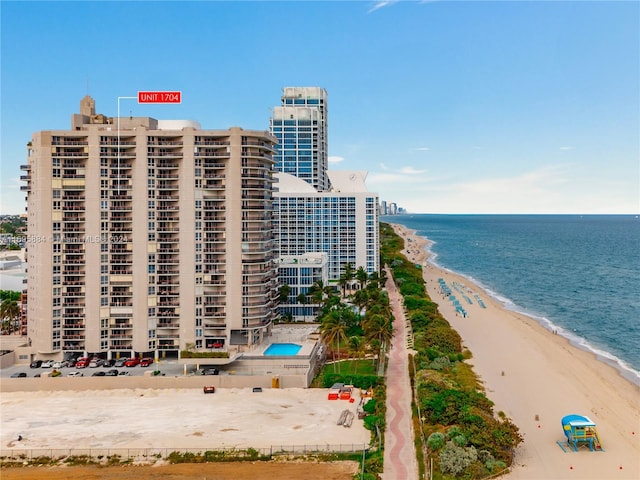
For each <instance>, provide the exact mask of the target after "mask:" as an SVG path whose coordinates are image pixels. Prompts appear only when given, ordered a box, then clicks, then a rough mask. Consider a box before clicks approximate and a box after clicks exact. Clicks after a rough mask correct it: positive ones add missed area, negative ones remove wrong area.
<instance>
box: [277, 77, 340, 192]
mask: <svg viewBox="0 0 640 480" xmlns="http://www.w3.org/2000/svg"><path fill="white" fill-rule="evenodd" d="M281 101H282V105H281V106H278V107H274V109H273V116H272V118H271V124H270V131H271V134H272V135H273V136H274V137H276V138H277V139H278V145H277V146H276V153H275V155H274V159H275V161H276V170H277V171H279V172H283V173H288V174H289V175H293V176H294V177H298V178H300V179H302V180H304V181H305V182H307V183H309V184H310V185H311V186H312V187H313V188H315V189H316V190H318V191H326V190H328V189H329V187H330V183H329V177H328V176H327V173H326V172H327V167H328V147H327V145H328V137H327V132H328V110H327V91H326V90H325V89H324V88H321V87H285V88H284V89H283V95H282V98H281Z"/></svg>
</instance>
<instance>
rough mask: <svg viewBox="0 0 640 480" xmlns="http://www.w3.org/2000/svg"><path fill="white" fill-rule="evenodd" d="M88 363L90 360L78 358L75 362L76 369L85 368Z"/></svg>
mask: <svg viewBox="0 0 640 480" xmlns="http://www.w3.org/2000/svg"><path fill="white" fill-rule="evenodd" d="M90 362H91V359H90V358H89V357H82V358H79V359H78V361H77V362H76V368H87V367H88V366H89V363H90Z"/></svg>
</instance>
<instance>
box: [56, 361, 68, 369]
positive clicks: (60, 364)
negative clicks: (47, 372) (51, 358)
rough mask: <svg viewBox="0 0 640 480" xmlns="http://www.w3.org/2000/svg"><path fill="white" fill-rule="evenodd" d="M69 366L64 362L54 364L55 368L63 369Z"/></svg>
mask: <svg viewBox="0 0 640 480" xmlns="http://www.w3.org/2000/svg"><path fill="white" fill-rule="evenodd" d="M66 366H67V362H65V361H62V362H54V363H53V368H63V367H66Z"/></svg>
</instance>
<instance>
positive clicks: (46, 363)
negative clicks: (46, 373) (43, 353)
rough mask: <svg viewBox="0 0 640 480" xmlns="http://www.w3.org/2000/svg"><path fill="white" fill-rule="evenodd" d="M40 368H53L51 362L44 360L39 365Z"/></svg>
mask: <svg viewBox="0 0 640 480" xmlns="http://www.w3.org/2000/svg"><path fill="white" fill-rule="evenodd" d="M40 367H41V368H52V367H53V360H45V361H44V362H42V365H40Z"/></svg>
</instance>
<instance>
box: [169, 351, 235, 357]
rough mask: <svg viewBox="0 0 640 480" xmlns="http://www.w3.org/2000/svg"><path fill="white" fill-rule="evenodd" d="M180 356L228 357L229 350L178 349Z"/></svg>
mask: <svg viewBox="0 0 640 480" xmlns="http://www.w3.org/2000/svg"><path fill="white" fill-rule="evenodd" d="M180 358H229V352H191V351H189V350H180Z"/></svg>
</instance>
